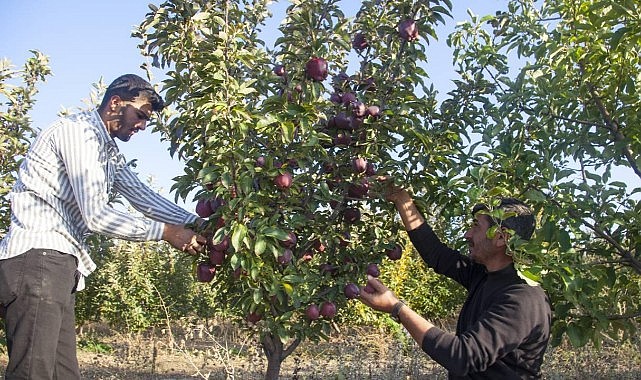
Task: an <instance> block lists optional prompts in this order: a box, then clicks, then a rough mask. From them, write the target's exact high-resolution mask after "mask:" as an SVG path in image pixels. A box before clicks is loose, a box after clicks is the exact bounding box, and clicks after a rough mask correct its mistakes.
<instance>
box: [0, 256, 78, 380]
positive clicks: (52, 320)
mask: <svg viewBox="0 0 641 380" xmlns="http://www.w3.org/2000/svg"><path fill="white" fill-rule="evenodd" d="M76 278H77V277H76V258H75V257H74V256H72V255H67V254H63V253H60V252H58V251H54V250H51V249H31V250H29V251H27V252H25V253H23V254H21V255H19V256H16V257H13V258H10V259H6V260H0V302H1V303H2V305H4V307H5V313H6V315H5V329H6V335H7V348H8V351H9V363H8V364H7V370H6V373H5V379H30V380H36V379H37V380H40V379H58V380H74V379H80V370H79V367H78V359H77V357H76V330H75V328H76V326H75V324H76V321H75V314H74V306H75V300H76V298H75V288H76V284H77V280H76Z"/></svg>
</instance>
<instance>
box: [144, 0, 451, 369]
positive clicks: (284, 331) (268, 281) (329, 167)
mask: <svg viewBox="0 0 641 380" xmlns="http://www.w3.org/2000/svg"><path fill="white" fill-rule="evenodd" d="M268 3H270V1H253V2H248V1H183V0H177V1H169V2H166V3H163V4H162V5H160V6H158V7H156V6H150V7H151V9H152V12H151V13H149V14H148V16H147V18H146V20H145V21H144V23H143V24H142V25H141V26H140V28H139V30H138V32H137V35H138V36H139V37H140V38H142V47H143V49H144V51H145V53H146V54H147V55H149V56H150V57H152V59H153V62H154V64H155V65H157V66H160V67H163V68H167V69H168V70H169V71H167V79H166V80H165V81H164V87H163V91H164V94H165V97H166V99H167V101H168V102H170V103H171V104H172V106H173V110H174V111H175V112H174V113H173V114H169V113H168V114H166V115H165V119H164V120H161V125H159V126H158V127H157V128H159V129H161V130H162V131H163V132H164V133H165V136H166V138H167V139H169V140H170V141H171V144H172V154H174V155H176V156H178V157H180V158H181V159H183V160H184V161H185V163H186V169H185V174H184V175H182V176H180V177H179V178H178V179H177V182H176V184H175V186H174V190H175V192H176V194H177V196H183V197H186V196H188V195H189V194H192V193H193V192H194V191H196V197H197V198H198V199H199V205H198V206H197V209H198V211H199V212H200V215H201V216H203V217H206V218H208V220H209V226H208V230H209V231H210V233H211V234H212V235H213V236H212V239H211V244H210V246H209V252H208V253H207V255H206V256H205V255H203V257H201V258H199V259H198V263H197V267H198V269H197V275H198V279H199V280H201V281H211V283H212V284H213V286H216V287H217V288H218V290H219V292H220V293H219V294H220V302H221V307H224V308H226V309H227V310H228V311H229V312H231V313H232V314H234V315H236V316H237V317H238V319H239V320H241V319H244V320H245V321H246V322H245V323H247V324H248V325H249V326H252V327H253V328H255V329H256V330H257V331H258V332H259V333H260V335H261V342H262V345H263V348H264V351H265V353H266V356H267V359H268V368H267V374H266V378H276V377H277V375H278V373H279V370H280V365H281V362H282V360H284V359H285V358H286V357H287V355H289V354H290V353H291V352H292V351H293V350H294V349H295V348H296V346H297V345H298V344H299V343H300V341H301V340H303V339H318V338H320V337H323V336H325V335H326V334H328V333H329V331H330V329H331V326H332V319H333V318H334V317H335V316H336V315H337V313H340V310H341V308H343V307H344V306H345V305H346V303H347V302H350V301H349V300H350V299H351V298H354V297H355V296H356V292H357V287H356V285H355V284H363V283H364V282H365V279H366V271H367V269H368V267H369V266H370V265H371V264H377V263H380V262H381V261H382V260H390V259H392V258H393V259H398V256H397V255H396V252H397V248H396V245H397V242H399V241H400V238H399V228H398V224H397V223H396V222H394V219H393V218H392V217H390V210H391V209H390V205H389V204H388V202H385V201H384V200H382V199H380V198H379V197H376V196H371V195H370V194H369V192H373V191H374V190H375V188H376V186H377V184H376V181H374V180H372V178H374V176H375V175H377V174H384V175H389V176H392V177H394V178H396V179H397V180H399V181H403V182H404V183H405V184H406V185H407V186H409V187H410V188H416V189H417V190H422V189H432V188H434V187H435V186H436V185H437V184H439V181H440V179H439V178H438V176H436V174H435V173H436V172H448V171H450V170H451V160H450V159H448V157H449V156H451V155H452V154H453V153H454V152H455V148H454V147H455V145H456V143H457V141H458V133H449V132H448V131H447V130H443V129H440V128H435V127H431V126H430V125H429V123H426V121H428V120H430V119H431V118H432V114H433V112H434V106H435V104H436V103H435V100H434V91H433V90H432V89H430V87H429V86H428V84H427V83H425V79H426V74H425V72H424V70H423V69H422V68H421V66H420V64H421V63H422V62H424V61H425V60H426V55H425V47H426V45H427V44H428V42H429V40H430V39H432V38H434V34H435V32H434V28H435V25H436V24H437V23H439V22H443V20H444V16H447V15H448V14H449V10H450V9H451V5H450V3H449V1H443V4H442V5H440V4H439V3H438V2H434V1H417V2H412V3H409V2H406V1H388V2H385V4H381V2H377V1H364V2H363V3H362V7H361V9H360V11H359V13H358V14H357V15H356V17H355V18H354V19H348V18H346V16H345V15H344V14H343V12H342V11H341V8H340V6H339V2H338V1H335V0H334V1H331V0H330V1H317V0H312V1H292V2H291V5H290V6H289V7H288V9H287V13H286V18H285V19H284V20H283V22H282V23H281V26H280V31H281V32H282V37H280V38H279V39H278V40H277V41H276V43H275V47H274V49H273V50H271V49H267V48H266V47H265V46H264V43H263V42H262V41H261V40H260V39H259V36H260V34H259V31H260V29H261V27H262V25H263V23H264V21H265V19H266V17H268V14H269V9H268V7H267V5H268ZM427 167H429V168H432V170H429V171H426V170H423V169H424V168H427ZM386 251H390V252H394V253H392V254H391V255H390V258H388V256H387V255H386ZM352 302H354V301H352Z"/></svg>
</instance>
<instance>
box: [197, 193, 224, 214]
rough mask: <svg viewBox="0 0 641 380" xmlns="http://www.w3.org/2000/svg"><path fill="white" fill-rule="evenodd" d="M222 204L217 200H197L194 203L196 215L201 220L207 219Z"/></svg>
mask: <svg viewBox="0 0 641 380" xmlns="http://www.w3.org/2000/svg"><path fill="white" fill-rule="evenodd" d="M222 204H223V202H222V200H221V199H219V198H208V199H199V200H198V202H196V214H198V216H200V217H201V218H209V217H210V216H211V215H212V214H213V213H215V212H216V210H218V208H219V207H220V206H221V205H222Z"/></svg>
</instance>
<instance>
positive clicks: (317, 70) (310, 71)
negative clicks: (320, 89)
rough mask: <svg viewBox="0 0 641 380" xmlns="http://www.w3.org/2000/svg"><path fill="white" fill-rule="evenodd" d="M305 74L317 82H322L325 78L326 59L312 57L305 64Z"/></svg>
mask: <svg viewBox="0 0 641 380" xmlns="http://www.w3.org/2000/svg"><path fill="white" fill-rule="evenodd" d="M305 74H307V77H308V78H311V79H313V80H315V81H317V82H322V81H324V80H325V78H327V61H325V60H324V59H323V58H318V57H313V58H311V59H310V60H309V61H307V64H305Z"/></svg>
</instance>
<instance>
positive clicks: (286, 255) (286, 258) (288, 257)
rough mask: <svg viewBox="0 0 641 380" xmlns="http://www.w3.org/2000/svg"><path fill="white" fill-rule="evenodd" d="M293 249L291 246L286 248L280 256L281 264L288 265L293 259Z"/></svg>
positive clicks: (279, 261)
mask: <svg viewBox="0 0 641 380" xmlns="http://www.w3.org/2000/svg"><path fill="white" fill-rule="evenodd" d="M292 256H293V253H292V250H291V249H289V248H285V250H284V251H283V252H282V253H281V254H280V256H278V263H279V264H280V265H287V264H289V263H290V262H291V261H292Z"/></svg>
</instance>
